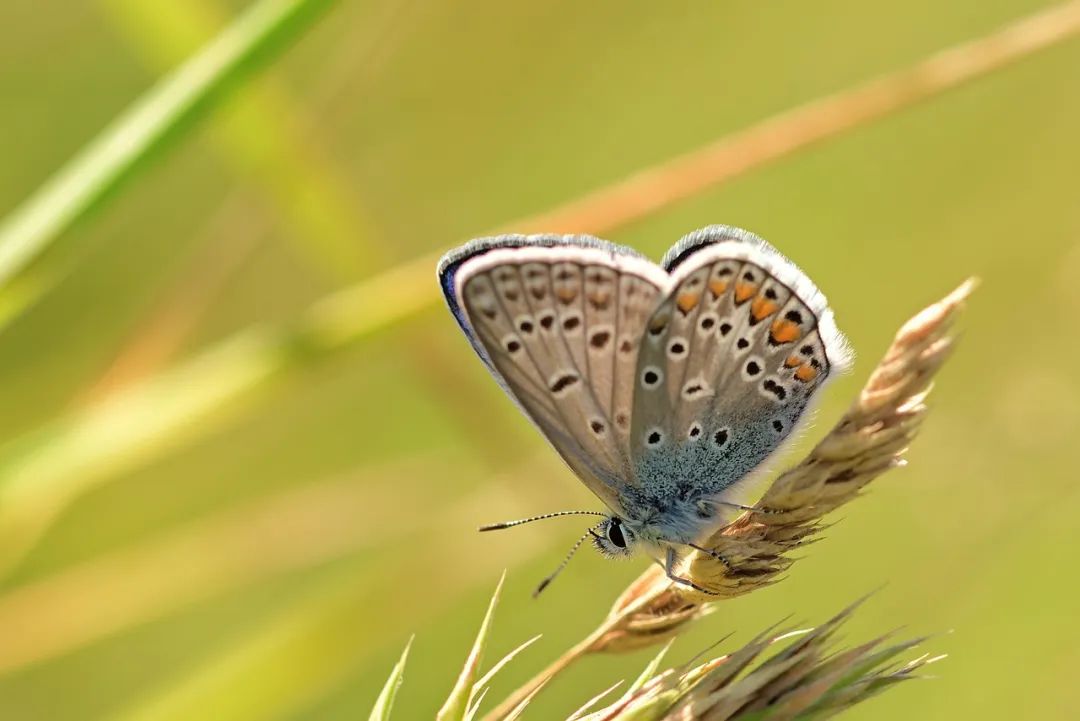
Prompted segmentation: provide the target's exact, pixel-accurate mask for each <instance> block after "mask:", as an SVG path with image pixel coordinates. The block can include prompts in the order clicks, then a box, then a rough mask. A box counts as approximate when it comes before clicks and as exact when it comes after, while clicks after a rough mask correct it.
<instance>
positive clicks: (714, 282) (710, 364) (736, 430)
mask: <svg viewBox="0 0 1080 721" xmlns="http://www.w3.org/2000/svg"><path fill="white" fill-rule="evenodd" d="M665 269H666V270H668V271H669V272H670V273H671V276H670V277H671V284H672V288H671V290H670V292H669V294H668V295H667V296H666V297H665V298H664V299H663V300H662V301H661V302H660V304H659V305H658V306H657V309H656V311H655V312H654V314H653V316H652V318H650V319H649V322H648V326H647V327H648V330H647V332H646V335H645V337H644V339H643V342H642V349H641V352H640V354H639V358H638V372H637V376H638V377H637V387H636V395H635V400H634V410H633V414H632V417H633V428H632V431H631V446H632V456H633V458H634V461H635V466H636V467H637V473H638V476H639V481H640V482H641V483H643V484H645V485H653V486H657V487H663V488H671V489H681V490H680V492H682V493H693V494H694V495H697V496H701V497H708V496H716V495H718V494H723V493H724V492H725V491H728V490H730V489H732V488H733V486H734V484H735V483H736V482H737V481H739V480H740V479H742V478H744V477H746V476H747V475H748V474H749V473H750V472H751V471H753V470H754V469H755V468H757V467H759V466H760V465H761V464H762V463H763V462H764V461H765V460H766V458H767V457H768V456H770V455H771V454H772V453H773V452H774V451H775V450H776V449H777V448H778V447H779V446H780V444H781V443H782V442H783V441H784V440H785V439H786V438H788V437H789V436H790V434H791V432H792V431H793V430H794V429H795V428H796V426H797V425H798V423H799V421H800V420H801V419H802V418H803V414H804V411H805V410H806V408H807V406H808V404H809V403H810V401H811V400H812V399H813V398H814V396H815V394H816V392H817V390H818V389H819V388H820V387H821V386H822V384H823V383H824V382H825V381H826V380H827V379H828V378H830V377H831V376H833V375H835V374H836V373H837V372H838V371H840V370H842V369H843V368H844V367H845V366H846V365H847V364H848V363H849V360H850V359H849V353H848V351H847V348H846V345H845V342H844V340H843V337H842V336H841V335H840V334H839V332H838V331H837V330H836V327H835V323H834V321H833V319H832V313H831V311H830V310H829V308H828V305H827V303H826V301H825V298H824V297H823V296H822V295H821V293H820V292H819V291H818V290H817V288H816V287H814V285H813V284H812V283H811V282H810V280H809V279H808V278H807V277H806V276H805V275H804V274H803V273H802V271H800V270H799V269H798V268H797V267H796V266H795V265H793V264H792V263H791V262H790V261H788V260H787V259H785V258H784V257H783V256H781V255H780V254H779V253H778V252H777V251H776V250H774V249H773V248H772V247H771V246H769V245H768V244H767V243H765V242H764V241H763V240H761V239H760V238H757V237H756V236H753V235H751V234H749V233H746V232H745V231H738V230H735V229H731V228H726V227H720V226H716V227H712V228H706V229H704V230H701V231H697V232H696V233H693V234H691V235H690V236H687V238H685V239H684V240H683V241H681V242H680V243H679V244H677V245H676V246H675V247H674V248H673V249H672V250H671V251H670V252H669V254H668V258H667V261H666V263H665Z"/></svg>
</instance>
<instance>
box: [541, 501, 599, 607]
mask: <svg viewBox="0 0 1080 721" xmlns="http://www.w3.org/2000/svg"><path fill="white" fill-rule="evenodd" d="M600 515H604V514H600ZM601 525H602V523H597V524H596V525H595V526H593V527H592V528H590V529H589V530H587V531H585V533H584V534H583V535H582V536H581V538H579V539H577V541H575V542H574V545H573V546H571V548H570V553H567V554H566V558H564V559H563V560H562V563H560V564H559V567H558V568H556V569H555V570H554V571H552V572H551V575H549V576H548V577H547V578H545V579H544V580H543V581H541V582H540V585H539V586H537V587H536V590H535V591H533V598H536V597H537V596H539V595H540V593H541V591H543V590H544V589H545V588H547V587H548V585H549V584H550V583H551V582H552V581H554V580H555V577H556V576H558V575H559V574H560V573H561V572H562V570H563V569H564V568H566V564H568V563H570V559H571V558H573V557H574V554H575V553H577V550H578V549H579V548H581V544H582V543H585V539H586V538H588V537H589V536H592V535H594V534H595V533H596V529H597V528H599V527H600V526H601Z"/></svg>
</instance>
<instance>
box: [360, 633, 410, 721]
mask: <svg viewBox="0 0 1080 721" xmlns="http://www.w3.org/2000/svg"><path fill="white" fill-rule="evenodd" d="M412 642H413V639H412V638H410V639H409V642H408V643H407V644H405V650H404V651H402V652H401V658H400V659H398V662H397V663H396V664H394V668H393V669H392V670H391V671H390V676H389V678H387V679H386V685H385V686H383V689H382V691H381V692H380V693H379V698H377V699H376V700H375V707H374V708H372V709H371V715H370V716H369V717H368V721H389V719H390V712H391V711H392V710H393V708H394V697H395V696H397V692H398V689H399V688H401V681H402V679H403V677H404V675H405V662H406V661H407V660H408V658H409V649H410V648H411V647H412Z"/></svg>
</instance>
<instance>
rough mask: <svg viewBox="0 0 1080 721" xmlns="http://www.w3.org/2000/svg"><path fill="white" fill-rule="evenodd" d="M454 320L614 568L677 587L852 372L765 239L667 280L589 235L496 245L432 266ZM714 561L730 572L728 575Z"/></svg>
mask: <svg viewBox="0 0 1080 721" xmlns="http://www.w3.org/2000/svg"><path fill="white" fill-rule="evenodd" d="M438 279H439V284H440V286H441V288H442V291H443V294H444V296H445V298H446V302H447V305H448V306H449V309H450V312H451V313H452V314H453V316H454V318H455V319H456V320H457V322H458V324H459V325H460V327H461V329H462V331H463V332H464V333H465V336H466V337H467V338H468V340H469V342H470V343H471V344H472V347H473V349H474V350H475V351H476V353H477V354H478V355H479V356H480V359H481V360H482V361H483V362H484V364H485V365H486V366H487V367H488V369H489V370H490V371H491V373H492V375H493V376H494V377H495V380H496V381H498V382H499V384H500V385H501V386H502V387H503V389H504V390H505V391H506V392H507V394H509V396H510V398H511V399H512V400H513V401H514V402H515V403H516V404H517V405H518V406H519V407H520V408H521V410H522V411H523V412H524V413H525V415H526V416H527V417H528V418H529V419H530V420H531V421H532V422H533V423H534V424H535V425H536V426H537V428H539V430H540V432H541V433H542V434H543V435H544V437H545V438H546V439H547V440H548V441H549V442H550V443H551V445H552V446H553V447H554V448H555V450H556V451H557V452H558V454H559V455H560V456H561V457H562V459H563V460H564V461H565V462H566V464H567V465H568V466H569V467H570V468H571V470H572V471H573V472H574V473H575V474H576V475H577V477H578V478H579V479H581V481H582V482H583V483H584V484H585V485H586V486H587V487H588V488H589V490H591V491H592V492H593V493H594V494H596V496H597V497H599V499H600V500H601V501H603V503H604V504H605V505H606V506H607V508H608V509H609V512H605V513H601V512H596V511H562V512H558V513H548V514H543V515H541V516H536V517H533V518H527V519H522V520H520V521H508V522H505V523H499V524H493V525H490V526H485V527H483V528H481V530H495V529H501V528H509V527H512V526H516V525H520V524H521V523H528V522H531V521H534V520H539V519H541V518H551V517H555V516H564V515H595V516H600V517H601V518H602V520H601V521H599V522H598V523H597V524H596V525H594V526H592V527H591V528H589V529H588V530H587V532H586V534H585V535H583V536H582V537H581V538H580V539H579V540H578V542H577V543H576V544H575V545H574V547H573V548H572V549H571V551H570V553H569V554H568V555H567V557H566V559H565V560H564V561H563V563H562V564H561V565H560V566H559V568H558V569H556V571H555V573H553V574H551V575H550V576H548V578H547V579H545V580H544V582H543V583H541V584H540V587H539V588H538V589H537V593H539V592H540V591H541V590H542V589H543V588H544V587H545V586H546V585H547V584H548V583H549V582H550V581H551V579H553V578H554V576H555V575H556V574H557V573H558V572H559V571H561V570H562V568H563V567H564V566H565V565H566V563H567V562H568V561H569V560H570V557H571V556H572V555H573V554H574V552H575V551H576V550H577V549H578V547H579V546H580V545H581V544H582V543H583V542H584V541H585V540H586V539H587V538H589V537H591V538H592V539H593V542H594V544H595V545H596V546H597V548H598V549H599V550H600V551H601V552H603V553H605V554H606V555H609V556H613V557H619V556H628V555H630V554H631V553H632V552H633V551H634V549H635V548H638V547H640V548H643V549H644V550H645V551H646V552H647V554H648V555H649V556H651V557H652V558H653V560H655V561H656V562H657V563H660V564H661V565H663V567H664V568H665V571H666V573H667V575H668V577H669V578H670V579H671V580H672V581H673V582H676V583H680V584H683V585H685V586H689V587H691V588H694V589H695V590H698V591H701V592H704V593H710V592H709V590H708V589H705V588H702V587H701V586H699V585H698V584H696V583H695V582H694V581H693V580H692V579H689V578H684V577H681V576H679V575H678V573H677V568H678V567H679V563H680V556H681V554H683V553H685V552H687V551H688V550H689V551H694V550H696V551H700V552H703V553H706V554H710V555H714V556H716V555H717V554H715V552H714V551H711V550H709V549H707V548H703V547H702V546H701V545H700V542H701V539H702V538H703V537H705V536H707V535H709V533H710V532H711V531H712V530H715V528H716V527H717V526H718V524H719V523H721V522H723V512H724V511H725V510H726V509H730V508H732V507H734V508H744V509H745V508H747V507H746V506H743V505H741V504H739V503H736V502H734V500H733V499H734V498H736V497H738V495H739V492H740V489H745V486H746V483H747V481H748V479H750V478H751V477H752V476H754V475H755V472H757V471H760V470H761V469H762V468H763V466H764V465H765V464H766V462H767V461H768V460H769V459H770V458H771V457H773V456H775V455H776V454H777V452H778V450H779V449H780V448H781V447H782V445H783V444H784V442H785V441H786V440H788V439H790V438H791V437H792V434H793V432H794V431H796V429H797V428H798V427H799V425H800V421H802V420H804V419H805V418H806V416H807V415H808V414H807V409H808V408H809V407H810V404H811V402H812V401H813V400H815V399H816V398H817V397H818V396H819V393H818V392H819V391H820V390H821V389H822V387H823V386H824V385H825V384H826V382H827V381H828V380H829V379H831V378H833V377H835V376H836V375H837V374H839V373H841V372H842V371H844V370H845V369H846V368H847V367H848V366H849V365H850V363H851V359H852V354H851V352H850V350H849V347H848V345H847V342H846V340H845V339H844V337H843V335H842V334H841V333H840V331H839V330H838V329H837V327H836V322H835V320H834V318H833V313H832V310H831V309H830V307H829V305H828V302H827V301H826V299H825V296H824V295H822V294H821V292H820V291H819V290H818V289H817V287H816V286H815V285H814V284H813V282H811V280H810V279H809V278H808V277H807V276H806V275H805V274H804V273H803V272H802V271H801V270H799V268H798V267H796V266H795V265H794V264H793V263H792V262H791V261H789V260H788V259H787V258H785V257H784V256H783V255H781V254H780V253H779V252H778V251H777V250H776V249H775V248H773V247H772V246H771V245H769V244H768V243H767V242H765V241H764V240H762V239H761V238H759V237H758V236H756V235H754V234H752V233H750V232H748V231H745V230H741V229H738V228H732V227H728V226H719V225H717V226H710V227H707V228H703V229H701V230H698V231H695V232H693V233H690V234H689V235H687V236H685V237H684V238H683V239H682V240H680V241H679V242H678V243H676V244H675V245H674V246H673V247H672V248H671V249H670V250H669V251H668V252H667V254H666V255H665V256H664V259H663V261H662V262H661V264H660V265H659V266H658V265H656V264H654V263H653V262H652V261H650V260H648V259H647V258H645V257H644V256H642V255H641V254H639V253H637V252H636V251H634V250H632V249H630V248H627V247H623V246H619V245H615V244H613V243H609V242H607V241H604V240H600V239H597V238H593V237H591V236H584V235H501V236H497V237H490V238H478V239H476V240H473V241H470V242H469V243H467V244H465V245H463V246H461V247H459V248H456V249H454V250H452V251H450V252H449V253H447V254H446V255H445V256H443V258H442V260H441V261H440V262H439V265H438ZM717 557H718V558H719V560H721V561H724V559H723V558H722V557H719V556H717Z"/></svg>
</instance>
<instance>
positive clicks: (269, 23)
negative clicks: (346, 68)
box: [0, 0, 332, 324]
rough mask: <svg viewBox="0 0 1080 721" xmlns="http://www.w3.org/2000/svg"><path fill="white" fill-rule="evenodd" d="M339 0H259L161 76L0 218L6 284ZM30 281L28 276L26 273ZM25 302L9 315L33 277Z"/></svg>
mask: <svg viewBox="0 0 1080 721" xmlns="http://www.w3.org/2000/svg"><path fill="white" fill-rule="evenodd" d="M331 1H332V0H260V1H259V2H257V3H255V4H253V5H252V6H251V8H250V9H248V10H247V11H246V12H244V13H243V14H242V15H240V16H239V17H238V18H237V19H236V20H235V21H233V23H232V24H230V25H229V26H228V27H227V28H225V30H223V31H222V32H220V33H218V34H217V35H216V36H215V37H214V39H213V40H212V41H211V42H209V43H208V44H207V45H206V46H205V47H204V48H203V49H202V50H201V51H200V52H198V53H197V54H196V55H194V56H193V57H192V58H191V59H189V60H188V61H187V62H185V63H184V64H183V65H181V66H180V67H178V68H177V69H176V70H175V71H173V72H172V73H170V74H169V75H167V76H166V77H165V78H163V79H162V80H161V81H160V82H158V83H157V84H156V85H155V86H154V87H153V88H152V89H151V90H149V91H148V92H147V93H146V94H144V95H143V96H142V97H141V98H139V100H137V101H136V102H135V104H134V105H132V106H131V107H130V108H129V109H128V110H127V111H126V112H124V113H123V114H121V115H120V116H119V117H118V118H117V119H116V121H115V122H113V123H112V124H111V125H110V126H108V127H107V128H105V129H104V130H103V131H102V132H101V134H100V135H99V136H98V137H97V138H95V139H94V140H93V141H92V142H90V143H89V144H88V145H87V146H86V147H85V148H84V149H83V151H82V152H80V153H79V154H78V155H76V156H75V157H74V158H73V159H72V160H71V161H70V162H69V163H68V164H67V165H66V166H65V167H63V168H61V169H60V170H59V171H58V172H57V173H56V174H55V175H54V176H53V177H52V178H50V179H49V180H48V181H47V182H46V183H45V184H44V185H43V186H42V187H41V188H40V189H39V190H38V191H37V192H35V193H34V194H33V195H31V196H30V197H29V198H27V200H26V201H25V202H23V203H22V205H20V206H19V207H18V208H16V209H15V210H14V211H13V212H11V213H10V214H8V215H7V217H6V218H5V219H4V220H3V221H2V223H0V288H6V287H7V286H8V285H9V284H10V283H11V282H12V281H13V280H15V279H17V278H19V277H20V276H21V275H22V274H24V273H26V272H27V271H28V270H29V269H30V268H31V267H32V265H33V264H34V262H35V261H36V260H37V259H38V258H39V257H40V256H42V255H43V254H44V253H45V252H46V251H47V250H49V249H50V246H53V245H55V244H56V242H57V241H58V239H59V238H60V237H61V236H62V235H63V234H64V233H65V232H66V231H68V230H69V229H70V228H71V227H72V226H73V225H74V224H75V223H76V222H77V221H79V220H81V219H83V218H84V217H85V216H86V215H88V214H89V213H90V212H91V211H93V210H95V209H97V208H99V207H101V205H102V204H103V203H104V201H105V199H106V198H107V197H108V196H109V195H110V194H111V193H112V192H113V191H115V190H116V189H117V188H119V187H120V185H121V184H122V183H123V182H124V181H125V180H127V179H128V178H129V177H130V176H131V175H132V174H133V172H134V171H135V170H136V169H137V168H138V167H139V166H140V164H141V163H143V162H144V161H146V160H147V159H148V158H149V157H151V155H152V154H153V153H155V152H158V151H161V150H162V149H164V147H165V146H166V145H167V144H168V142H169V141H170V140H172V139H174V138H175V137H177V136H178V135H179V134H180V133H181V131H183V130H185V129H187V128H189V127H191V126H192V124H193V123H194V122H195V121H196V120H197V119H198V118H200V117H201V116H203V115H204V114H205V113H206V112H207V111H208V110H209V109H210V108H212V107H213V106H214V105H215V103H216V101H217V100H219V99H220V97H221V96H222V95H223V93H224V91H225V90H227V89H228V88H230V87H231V86H233V85H235V84H236V82H237V81H238V80H240V79H242V78H244V77H245V76H247V75H248V74H249V73H251V72H252V71H253V70H255V69H256V68H257V67H258V66H259V65H260V64H261V63H263V62H265V61H266V60H268V59H270V58H271V57H273V56H274V54H275V53H274V51H275V50H277V49H279V48H280V47H281V46H282V45H284V44H285V43H286V42H287V41H289V40H291V39H293V38H295V37H296V36H298V35H299V34H300V31H301V30H303V29H304V28H306V27H307V26H308V24H309V23H310V22H311V21H312V20H313V19H314V18H315V17H316V16H317V15H318V13H319V12H320V11H322V10H324V9H325V8H326V7H328V6H329V5H330V3H331ZM18 285H19V286H20V287H26V286H27V283H26V281H22V280H21V281H20V283H19V284H18ZM30 287H33V288H36V292H35V293H27V294H25V296H24V297H22V298H21V299H20V303H19V304H14V303H10V302H6V303H4V304H3V310H4V312H5V316H4V317H0V324H3V323H5V322H6V321H7V320H10V317H11V316H12V315H14V314H17V313H18V312H19V311H20V310H21V309H22V308H24V307H25V306H26V305H27V304H29V303H30V302H32V301H33V300H34V299H35V298H36V297H37V294H40V293H42V292H44V291H45V290H47V288H48V286H47V285H43V284H36V285H35V284H33V283H31V284H30Z"/></svg>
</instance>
